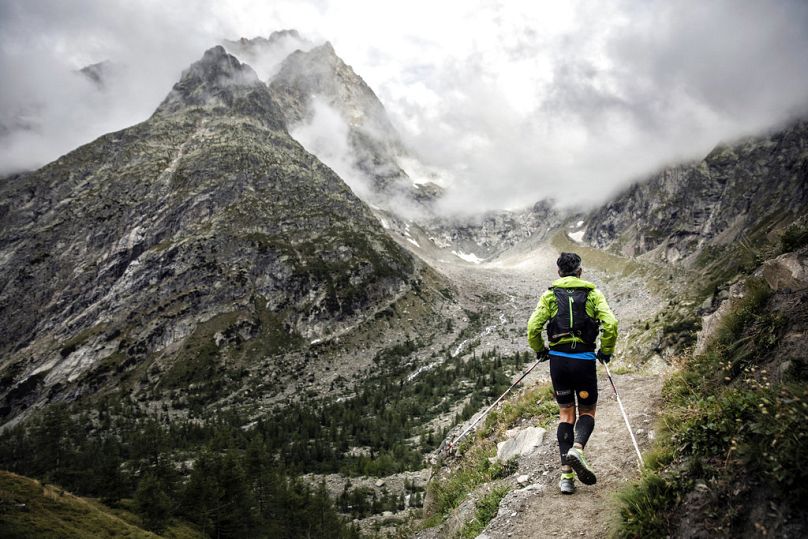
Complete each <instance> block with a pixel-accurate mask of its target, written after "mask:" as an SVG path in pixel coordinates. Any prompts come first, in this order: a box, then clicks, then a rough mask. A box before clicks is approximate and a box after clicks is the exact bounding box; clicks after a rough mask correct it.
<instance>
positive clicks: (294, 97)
mask: <svg viewBox="0 0 808 539" xmlns="http://www.w3.org/2000/svg"><path fill="white" fill-rule="evenodd" d="M270 89H271V91H272V94H273V97H274V98H275V99H276V101H277V102H278V103H279V104H280V105H281V109H282V110H283V113H284V117H285V119H286V122H287V125H288V126H290V129H293V127H294V126H299V125H301V124H305V123H307V122H311V121H312V120H313V119H314V116H315V114H316V113H317V111H318V106H323V105H324V106H326V107H329V108H330V109H332V110H333V111H335V112H336V113H337V114H338V115H339V117H340V118H341V120H342V121H343V122H344V123H345V125H346V126H347V135H346V138H347V144H348V151H349V153H350V155H349V156H347V159H349V160H350V161H351V164H352V166H353V167H355V168H356V169H357V170H358V171H360V172H361V173H362V174H364V175H365V176H366V177H367V178H368V179H369V181H370V184H371V186H370V187H371V189H370V192H369V193H367V194H366V198H367V199H368V200H369V202H371V203H374V204H379V205H382V206H385V207H387V208H390V207H394V206H395V202H391V199H399V200H401V199H406V200H409V201H411V202H414V203H416V205H421V206H423V205H428V204H429V203H430V202H431V201H432V200H434V198H433V197H435V196H438V195H439V194H440V190H439V189H438V188H437V186H434V185H432V186H429V187H428V188H426V189H418V188H415V187H414V186H413V183H412V181H411V179H410V178H409V177H408V176H407V174H406V172H405V171H404V170H403V169H402V167H401V166H400V164H399V158H400V157H401V156H405V155H407V151H406V149H405V148H404V145H403V144H402V142H401V138H400V136H399V134H398V132H397V131H396V129H395V127H394V126H393V124H392V123H391V122H390V119H389V118H388V116H387V112H386V111H385V109H384V106H383V105H382V103H381V101H379V99H378V97H376V94H375V93H374V92H373V90H371V88H370V87H369V86H368V85H367V84H366V83H365V81H364V80H363V79H362V77H360V76H359V75H357V74H356V73H355V72H354V70H353V69H352V68H351V67H350V66H349V65H347V64H345V62H343V61H342V59H340V58H339V57H338V56H337V54H336V52H335V51H334V48H333V47H332V46H331V44H330V43H328V42H326V43H325V44H323V45H320V46H319V47H315V48H313V49H311V50H310V51H308V52H304V51H296V52H294V53H292V54H291V55H289V57H288V58H287V59H286V60H284V62H283V65H282V66H281V68H280V70H279V72H278V73H277V75H275V76H274V77H273V78H272V79H271V81H270ZM332 136H333V134H332Z"/></svg>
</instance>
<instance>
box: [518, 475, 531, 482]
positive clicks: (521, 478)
mask: <svg viewBox="0 0 808 539" xmlns="http://www.w3.org/2000/svg"><path fill="white" fill-rule="evenodd" d="M528 481H530V476H529V475H527V474H525V475H520V476H519V477H517V478H516V482H517V483H519V484H520V485H524V484H525V483H527V482H528Z"/></svg>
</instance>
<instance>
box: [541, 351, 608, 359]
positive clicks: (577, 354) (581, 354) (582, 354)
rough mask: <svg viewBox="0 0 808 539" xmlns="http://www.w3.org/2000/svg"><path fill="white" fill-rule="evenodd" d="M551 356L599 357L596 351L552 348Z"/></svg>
mask: <svg viewBox="0 0 808 539" xmlns="http://www.w3.org/2000/svg"><path fill="white" fill-rule="evenodd" d="M550 355H551V356H561V357H571V358H573V359H591V360H593V361H594V360H595V359H597V356H596V355H595V352H557V351H556V350H550Z"/></svg>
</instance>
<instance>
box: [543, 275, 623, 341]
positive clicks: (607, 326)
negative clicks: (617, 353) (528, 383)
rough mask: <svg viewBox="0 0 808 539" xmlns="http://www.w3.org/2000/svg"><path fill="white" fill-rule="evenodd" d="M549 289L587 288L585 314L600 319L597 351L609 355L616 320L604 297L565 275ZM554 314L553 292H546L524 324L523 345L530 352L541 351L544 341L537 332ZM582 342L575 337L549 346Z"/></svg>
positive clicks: (615, 335) (586, 283)
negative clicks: (526, 344)
mask: <svg viewBox="0 0 808 539" xmlns="http://www.w3.org/2000/svg"><path fill="white" fill-rule="evenodd" d="M553 287H560V288H589V289H591V290H592V291H591V292H590V293H589V296H588V298H587V300H586V314H588V315H589V316H591V317H592V318H596V319H598V320H600V349H601V351H602V352H603V353H604V354H608V355H612V353H613V352H614V345H615V343H616V342H617V318H615V317H614V314H613V313H612V310H611V309H610V308H609V304H608V303H606V297H605V296H604V295H603V292H601V291H600V290H598V289H597V288H595V285H594V284H592V283H590V282H589V281H584V280H583V279H579V278H578V277H574V276H569V277H562V278H560V279H557V280H556V281H555V282H553ZM556 313H558V305H556V298H555V294H554V293H553V290H552V289H550V290H548V291H547V292H545V293H544V294H542V297H541V298H540V299H539V304H538V305H536V310H535V311H533V314H532V315H531V316H530V320H528V322H527V342H528V344H529V345H530V347H531V348H532V349H533V351H535V352H538V351H539V350H543V349H544V339H542V336H541V332H542V329H544V325H545V324H546V323H547V321H548V320H550V319H551V318H552V317H554V316H555V315H556ZM573 341H575V342H583V341H582V340H581V339H579V338H578V337H572V336H570V337H562V338H560V339H559V340H558V341H556V342H551V343H550V345H551V346H554V345H556V344H562V343H571V342H573Z"/></svg>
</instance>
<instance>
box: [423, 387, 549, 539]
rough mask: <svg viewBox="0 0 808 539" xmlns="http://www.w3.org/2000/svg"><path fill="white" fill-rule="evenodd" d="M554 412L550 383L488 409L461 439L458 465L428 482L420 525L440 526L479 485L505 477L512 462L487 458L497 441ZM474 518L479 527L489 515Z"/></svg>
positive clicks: (542, 422)
mask: <svg viewBox="0 0 808 539" xmlns="http://www.w3.org/2000/svg"><path fill="white" fill-rule="evenodd" d="M557 415H558V406H557V405H556V404H555V401H554V400H553V398H552V387H551V386H550V385H549V384H542V385H538V386H535V387H532V388H529V389H527V390H526V391H524V392H522V393H520V394H519V395H517V396H516V397H512V398H511V399H509V400H508V401H506V402H505V403H504V404H503V406H502V408H501V409H500V410H497V411H493V412H491V413H490V414H489V415H488V417H487V418H486V420H485V422H484V424H483V426H482V428H480V430H479V431H478V432H477V434H476V435H469V436H468V437H467V438H466V439H464V440H463V441H462V442H461V444H460V446H459V452H460V453H461V455H462V456H461V459H460V462H459V464H458V465H457V466H456V467H453V468H452V473H450V474H449V475H448V476H446V477H442V478H438V479H435V480H433V481H432V482H430V483H429V485H428V487H427V500H428V503H427V504H426V505H425V507H424V512H425V515H426V520H425V521H424V523H423V526H422V527H424V528H429V527H433V526H437V525H439V524H440V523H441V522H443V521H444V520H445V519H446V518H447V517H448V516H449V514H450V513H451V512H452V511H453V510H454V509H456V508H457V507H458V506H459V505H460V504H461V503H462V502H463V500H464V499H466V497H467V496H468V495H469V493H471V492H473V491H474V490H475V489H477V488H478V487H479V486H480V485H482V484H484V483H489V482H491V481H494V480H496V479H500V478H503V477H507V476H509V475H510V474H512V473H513V472H514V471H515V463H513V462H509V463H505V464H502V463H498V462H496V463H491V462H490V461H489V458H491V457H493V456H495V455H496V452H497V451H496V442H497V440H499V439H500V438H502V437H503V436H504V433H505V431H506V430H507V429H509V428H511V427H513V426H515V425H516V424H519V423H520V422H524V421H528V422H530V423H531V424H539V425H545V426H546V425H547V424H548V423H549V422H550V421H552V420H554V419H555V417H556V416H557ZM505 492H507V490H506V491H504V492H501V493H500V494H499V498H498V499H496V505H497V506H498V505H499V500H500V499H501V498H502V496H504V495H505ZM493 499H494V498H490V499H489V500H488V501H487V502H485V503H483V506H485V505H486V504H488V505H490V503H491V502H492V500H493ZM481 503H482V502H481ZM478 511H483V513H481V514H480V515H479V517H484V512H485V509H484V508H483V509H481V506H478ZM494 514H496V510H494ZM492 518H493V517H492ZM475 520H476V521H478V524H479V523H482V527H481V528H480V530H482V529H483V528H484V527H485V525H486V524H487V523H488V520H490V518H489V519H488V520H485V521H484V518H478V517H475ZM483 521H484V522H483ZM472 522H473V521H472ZM469 533H471V532H469Z"/></svg>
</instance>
